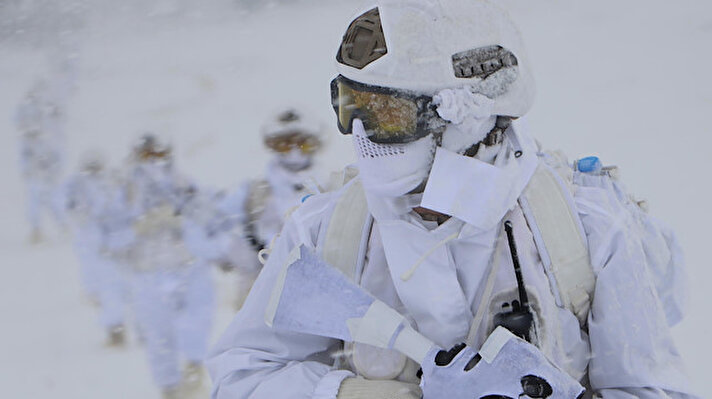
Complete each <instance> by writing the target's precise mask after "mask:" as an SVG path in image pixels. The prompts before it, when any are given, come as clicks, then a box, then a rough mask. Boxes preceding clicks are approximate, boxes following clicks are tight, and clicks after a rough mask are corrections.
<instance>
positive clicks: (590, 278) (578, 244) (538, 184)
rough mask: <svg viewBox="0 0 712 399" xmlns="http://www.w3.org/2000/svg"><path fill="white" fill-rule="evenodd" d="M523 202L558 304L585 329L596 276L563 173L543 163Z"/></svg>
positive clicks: (522, 199) (524, 210) (538, 168)
mask: <svg viewBox="0 0 712 399" xmlns="http://www.w3.org/2000/svg"><path fill="white" fill-rule="evenodd" d="M519 202H520V205H521V206H522V210H523V212H524V216H525V218H526V219H527V222H528V224H529V227H530V229H531V231H532V233H533V235H534V242H535V244H536V247H537V249H538V251H539V254H540V256H541V260H542V263H543V264H544V267H545V269H546V274H547V276H548V277H549V283H550V284H551V289H552V292H553V293H554V295H555V297H556V301H557V304H558V305H559V306H562V307H565V308H566V309H568V310H570V311H571V312H572V313H573V314H574V315H576V317H577V318H578V320H579V323H580V324H581V326H585V324H586V321H587V318H588V312H589V309H590V307H591V300H592V298H593V291H594V289H595V284H596V276H595V274H594V273H593V268H592V266H591V261H590V257H589V253H588V245H587V241H586V238H585V237H586V236H585V234H584V232H583V226H582V225H581V221H580V219H579V218H578V214H577V213H576V211H575V208H574V205H573V204H574V203H573V197H572V195H571V190H570V189H569V187H568V186H567V185H566V182H565V181H564V179H562V177H561V176H560V175H559V173H557V172H555V171H554V170H553V169H552V168H551V167H550V166H548V165H546V164H545V163H544V162H540V164H539V166H538V167H537V170H536V172H534V175H533V177H532V179H531V181H530V182H529V185H528V186H527V188H526V189H525V190H524V193H523V195H522V196H521V197H520V200H519Z"/></svg>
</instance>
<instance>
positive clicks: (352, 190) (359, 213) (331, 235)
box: [322, 180, 373, 283]
mask: <svg viewBox="0 0 712 399" xmlns="http://www.w3.org/2000/svg"><path fill="white" fill-rule="evenodd" d="M372 225H373V217H372V216H371V214H370V212H369V211H368V203H367V202H366V193H365V191H364V190H363V186H362V185H361V182H360V181H358V180H355V181H353V182H351V184H349V185H348V186H347V187H345V191H344V193H343V194H342V195H341V197H340V198H339V200H338V201H337V203H336V206H335V207H334V211H333V212H332V214H331V218H330V219H329V225H328V227H327V230H326V238H325V240H324V244H323V247H322V258H323V259H324V260H325V261H326V262H327V263H329V264H330V265H332V266H334V267H336V268H337V269H339V270H340V271H341V272H342V273H344V274H345V275H346V276H348V277H349V278H351V279H353V280H354V281H355V282H356V283H358V281H359V280H360V276H361V272H362V271H363V262H364V261H365V259H366V250H367V246H368V238H369V237H370V235H371V226H372Z"/></svg>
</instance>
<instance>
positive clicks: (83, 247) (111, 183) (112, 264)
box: [65, 152, 130, 346]
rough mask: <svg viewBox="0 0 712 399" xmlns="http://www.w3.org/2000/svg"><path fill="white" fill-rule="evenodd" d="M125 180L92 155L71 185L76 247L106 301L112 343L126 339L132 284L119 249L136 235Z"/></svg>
mask: <svg viewBox="0 0 712 399" xmlns="http://www.w3.org/2000/svg"><path fill="white" fill-rule="evenodd" d="M123 194H124V192H123V191H122V190H121V185H120V183H119V181H118V179H117V178H116V176H113V175H112V174H111V173H110V172H109V171H108V170H107V168H106V164H105V161H104V158H103V157H102V156H101V155H100V154H98V153H96V152H93V153H89V154H87V155H86V156H85V157H84V159H83V160H82V162H81V166H80V171H79V173H77V174H76V175H75V176H73V177H72V178H71V179H70V180H69V182H68V183H67V184H66V187H65V198H66V207H67V210H68V212H69V216H70V217H71V221H72V226H73V228H74V238H75V241H74V242H75V245H74V247H75V250H76V253H77V256H78V257H79V261H80V263H81V277H82V284H83V287H84V290H85V293H86V294H87V295H88V296H89V297H90V298H91V299H92V300H93V302H96V303H98V304H99V306H100V309H101V311H100V317H99V318H100V323H101V325H102V327H103V328H105V329H106V331H107V342H106V344H107V345H108V346H123V345H124V343H125V333H124V322H125V306H126V289H125V280H124V276H123V275H122V273H121V270H120V267H119V263H118V262H117V260H118V259H117V258H116V256H115V255H116V254H117V252H118V251H119V250H120V249H121V248H123V247H125V246H126V244H127V243H128V242H129V240H130V238H128V237H127V235H126V227H127V226H128V223H127V218H126V217H122V215H124V214H125V212H124V209H125V206H126V203H125V201H126V198H125V195H123Z"/></svg>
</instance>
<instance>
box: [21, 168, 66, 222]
mask: <svg viewBox="0 0 712 399" xmlns="http://www.w3.org/2000/svg"><path fill="white" fill-rule="evenodd" d="M61 208H62V207H61V206H60V203H59V201H58V199H57V196H56V193H55V189H54V185H53V184H51V183H48V182H41V181H36V180H28V181H27V220H28V221H29V222H30V227H31V228H32V230H34V231H40V230H41V227H42V224H41V223H42V222H41V218H42V212H43V211H44V210H45V209H46V210H49V211H50V212H51V213H52V216H54V219H55V221H56V222H57V223H59V224H60V225H64V214H63V211H62V209H61Z"/></svg>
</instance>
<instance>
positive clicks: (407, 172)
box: [353, 119, 436, 197]
mask: <svg viewBox="0 0 712 399" xmlns="http://www.w3.org/2000/svg"><path fill="white" fill-rule="evenodd" d="M353 144H354V149H355V150H356V155H357V161H356V162H357V164H358V167H359V176H360V177H361V182H362V183H363V186H364V188H365V189H366V191H367V192H369V193H371V194H373V195H376V196H383V197H399V196H402V195H405V194H407V193H409V192H411V191H413V190H414V189H415V188H417V187H418V186H419V185H420V184H421V183H422V182H424V181H425V179H426V178H427V177H428V173H430V167H431V165H432V164H433V157H434V155H435V148H436V143H435V138H434V137H433V136H432V135H428V136H425V137H423V138H421V139H419V140H417V141H414V142H412V143H408V144H377V143H374V142H372V141H370V140H369V139H368V137H367V136H366V131H365V129H364V127H363V123H362V122H361V121H360V120H358V119H355V120H354V121H353Z"/></svg>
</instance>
